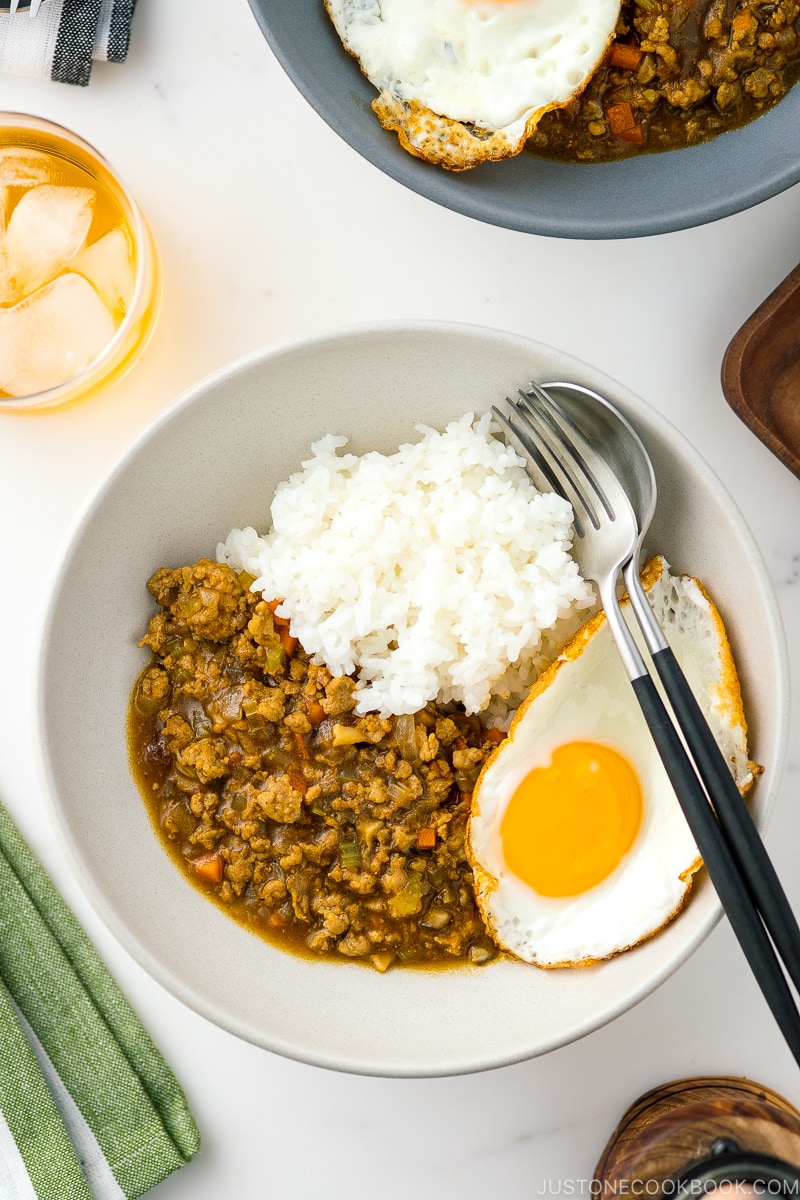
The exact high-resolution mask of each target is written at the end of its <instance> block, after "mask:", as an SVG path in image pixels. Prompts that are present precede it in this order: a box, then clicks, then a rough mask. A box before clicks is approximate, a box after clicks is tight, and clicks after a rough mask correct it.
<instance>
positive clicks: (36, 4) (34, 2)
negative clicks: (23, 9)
mask: <svg viewBox="0 0 800 1200" xmlns="http://www.w3.org/2000/svg"><path fill="white" fill-rule="evenodd" d="M41 7H42V0H31V8H30V14H29V15H30V16H32V17H35V16H36V14H37V13H38V11H39V9H40V8H41Z"/></svg>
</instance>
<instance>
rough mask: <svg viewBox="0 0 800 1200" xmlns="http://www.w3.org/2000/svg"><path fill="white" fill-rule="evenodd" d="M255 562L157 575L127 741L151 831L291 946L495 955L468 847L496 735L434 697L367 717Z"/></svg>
mask: <svg viewBox="0 0 800 1200" xmlns="http://www.w3.org/2000/svg"><path fill="white" fill-rule="evenodd" d="M251 583H252V580H251V579H250V577H249V576H247V575H246V574H245V573H243V572H242V573H240V574H238V575H237V574H236V573H235V572H234V571H233V570H232V569H231V568H230V567H228V566H226V565H223V564H219V563H216V562H213V561H211V560H209V559H201V560H200V561H199V562H197V563H195V564H193V565H190V566H184V567H179V568H177V569H174V570H173V569H170V568H164V569H162V570H159V571H157V572H156V573H155V575H154V576H153V578H152V579H151V580H150V583H149V585H148V586H149V588H150V591H151V593H152V594H153V596H154V597H155V599H156V601H157V602H158V605H159V611H158V612H157V613H156V614H155V615H154V616H153V618H152V619H151V621H150V623H149V627H148V630H147V633H146V635H145V636H144V638H143V639H142V642H141V643H140V644H141V645H142V646H144V647H147V648H149V649H150V651H151V652H152V661H151V662H150V664H149V665H148V666H147V667H146V668H145V669H144V671H143V672H142V673H141V675H140V676H139V678H138V680H137V681H136V685H135V687H134V690H133V695H132V698H131V704H130V714H129V743H130V756H131V764H132V769H133V773H134V776H135V778H136V781H137V783H138V785H139V788H140V790H141V792H142V795H143V797H144V800H145V803H146V805H147V808H148V811H149V814H150V817H151V819H152V821H153V825H154V827H155V829H156V831H157V832H158V834H159V836H160V838H161V840H162V842H163V844H164V846H165V848H166V849H167V850H168V851H169V853H170V855H171V856H172V858H173V860H174V861H175V863H176V864H177V865H178V866H179V868H180V869H181V871H182V872H183V874H184V875H185V876H186V878H187V879H188V880H189V881H191V883H193V884H194V885H195V886H197V887H199V888H201V889H202V891H203V892H204V893H205V894H206V895H207V896H209V897H210V898H211V899H212V900H214V901H215V902H216V903H217V904H219V905H220V906H221V907H223V908H224V910H225V911H226V912H227V913H228V914H229V915H230V916H231V917H233V918H234V919H235V920H237V921H239V922H241V923H242V924H244V925H246V926H247V927H248V928H249V929H251V930H252V931H253V932H255V933H256V934H258V935H260V936H262V937H264V938H266V939H267V940H269V941H270V942H273V943H275V944H277V945H279V946H281V947H283V948H284V949H287V950H291V951H292V952H294V953H297V954H301V955H306V956H323V957H328V958H334V959H338V960H340V961H341V960H344V959H351V960H356V961H361V962H364V963H366V964H369V965H371V966H373V967H375V968H377V969H378V970H380V971H385V970H386V969H387V968H389V967H390V966H393V965H395V964H408V965H420V966H442V965H447V964H463V963H473V964H479V963H483V962H486V961H488V960H489V959H491V958H492V957H494V955H495V954H496V949H495V946H494V944H493V942H492V940H491V938H490V937H489V935H488V934H487V932H486V930H485V928H484V925H483V922H482V920H481V917H480V914H479V912H478V910H477V907H476V905H475V900H474V894H473V887H472V871H471V868H470V866H469V863H468V861H467V858H466V854H465V836H466V828H467V817H468V814H469V807H470V796H471V791H472V787H473V784H474V782H475V779H476V778H477V775H478V772H479V771H480V767H481V765H482V763H483V761H484V759H485V758H486V756H487V755H488V753H489V752H490V750H491V749H492V746H493V744H494V741H495V739H496V735H495V734H493V733H492V732H491V731H486V730H484V729H483V727H482V726H481V724H480V722H479V721H478V719H477V718H475V717H470V716H467V715H466V714H465V713H464V711H463V709H458V708H454V707H452V706H449V707H448V708H447V710H444V709H441V708H439V707H437V706H436V705H435V704H429V705H428V706H427V707H426V708H425V709H423V710H422V711H421V712H418V713H416V714H414V715H405V716H399V717H393V718H390V719H384V718H381V717H379V716H378V715H377V714H375V713H370V714H367V715H362V716H359V715H357V714H356V712H355V706H356V684H355V681H354V680H353V679H351V678H349V677H333V676H331V674H330V672H329V671H328V670H327V669H326V668H325V667H323V666H319V665H317V664H314V663H312V662H311V661H309V658H308V656H307V655H306V654H305V653H304V651H303V649H302V647H301V646H299V645H298V644H297V642H296V639H294V638H292V637H291V635H290V633H289V629H288V625H287V623H286V622H285V621H282V620H281V619H280V618H279V617H277V616H275V614H274V611H273V610H274V608H275V607H277V604H276V603H274V604H269V603H267V602H266V601H265V600H263V599H262V598H261V597H260V596H258V595H256V594H254V593H253V592H251V591H250V590H249V585H250V584H251Z"/></svg>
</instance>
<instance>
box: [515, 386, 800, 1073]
mask: <svg viewBox="0 0 800 1200" xmlns="http://www.w3.org/2000/svg"><path fill="white" fill-rule="evenodd" d="M507 403H508V405H509V407H510V410H511V414H510V416H507V415H506V414H505V413H503V412H502V411H500V409H498V408H497V407H493V409H492V411H493V414H494V416H495V418H496V420H497V421H498V422H499V424H500V426H501V428H502V429H503V430H504V432H505V433H506V435H507V437H508V438H509V439H510V440H511V441H512V443H513V444H514V445H515V446H516V447H517V448H518V449H519V450H520V451H521V452H522V454H523V457H524V458H525V460H526V462H527V464H528V470H529V474H530V475H531V477H532V478H533V480H534V482H535V483H536V484H537V486H539V487H540V488H545V489H547V490H555V491H556V492H558V493H559V494H560V495H562V496H564V497H565V498H566V499H567V500H569V501H570V503H571V505H572V508H573V513H574V528H575V534H576V540H575V545H574V547H573V551H574V554H575V557H576V560H577V561H578V564H579V566H580V568H581V571H582V573H583V574H584V576H585V577H586V578H588V579H590V580H592V581H593V582H594V583H595V584H596V586H597V590H598V594H599V597H600V602H601V604H602V606H603V609H604V610H605V613H606V617H607V620H608V625H609V629H610V632H611V634H612V637H613V639H614V642H615V644H616V646H617V649H618V651H619V654H620V658H621V661H622V664H623V666H624V668H625V671H626V673H627V675H628V678H629V679H630V681H631V684H632V687H633V691H634V693H635V695H636V698H637V700H638V702H639V705H640V707H641V709H642V712H643V714H644V717H645V720H646V721H647V725H648V727H649V729H650V732H651V734H652V736H653V740H654V742H655V744H656V747H657V750H658V753H659V755H660V757H661V760H662V762H663V764H664V767H665V769H666V771H667V775H668V777H669V779H670V782H671V783H672V786H673V788H674V791H675V794H676V796H677V798H678V801H679V803H680V805H681V808H682V810H683V813H684V816H685V818H686V821H687V824H688V825H689V828H690V830H691V833H692V836H693V837H694V840H695V842H696V844H697V847H698V849H699V851H700V854H701V855H702V857H703V861H704V863H705V865H706V868H707V870H708V873H709V877H710V878H711V881H712V883H713V884H714V886H715V888H716V891H717V894H718V895H719V898H720V901H721V902H722V906H723V908H724V909H725V912H726V914H727V916H728V919H729V921H730V924H731V927H732V928H733V930H734V933H735V934H736V936H737V938H738V940H739V942H740V945H741V946H742V949H743V950H744V953H745V956H746V957H747V959H748V962H749V963H750V966H751V968H752V970H753V972H754V974H755V977H756V980H757V982H758V984H759V986H760V987H761V990H762V992H763V994H764V997H765V999H766V1000H767V1003H768V1004H769V1007H770V1008H771V1010H772V1013H773V1015H774V1017H775V1020H776V1022H777V1024H778V1026H779V1028H780V1029H781V1032H782V1033H783V1035H784V1038H785V1039H786V1042H787V1044H788V1045H789V1047H790V1049H791V1051H792V1054H793V1056H794V1058H795V1060H796V1061H797V1062H798V1064H800V1014H798V1011H797V1006H796V1004H795V1001H794V997H793V995H792V993H791V991H790V989H789V986H788V984H787V981H786V977H785V976H784V973H783V970H782V969H781V965H780V962H779V960H778V958H777V956H776V953H775V949H774V947H773V944H772V941H771V940H770V937H769V933H768V932H767V928H766V926H765V923H764V920H765V917H764V913H763V912H762V911H760V910H759V907H758V905H757V902H756V900H755V898H754V894H753V889H752V886H750V885H748V882H747V877H746V876H745V877H743V874H742V870H743V864H742V863H741V862H740V861H737V857H736V855H735V853H734V851H733V849H732V847H731V845H730V843H729V841H728V839H727V838H726V836H725V833H724V831H723V828H722V827H721V825H720V823H719V822H718V820H717V816H716V815H715V810H714V808H713V807H712V804H711V803H709V796H708V795H707V794H706V791H705V790H704V787H703V784H702V782H701V779H700V778H699V777H698V774H697V771H696V769H695V766H694V765H693V763H692V761H691V760H690V758H689V756H688V754H687V751H686V747H685V745H684V742H683V741H682V739H681V737H680V735H679V733H678V731H677V729H676V727H675V725H674V724H673V722H672V719H671V718H670V716H669V714H668V712H667V709H666V707H665V705H664V703H663V701H662V699H661V696H660V694H659V692H658V690H657V689H656V686H655V683H654V680H653V679H652V677H651V676H650V674H649V671H648V669H647V667H646V665H645V662H644V659H643V657H642V655H641V652H640V651H639V648H638V645H637V643H636V641H635V639H634V637H633V634H632V633H631V630H630V628H629V627H628V624H627V622H626V621H625V618H624V617H623V615H622V611H621V608H620V603H619V599H618V597H617V582H618V579H619V576H620V573H624V576H625V580H626V583H627V584H628V585H629V589H630V591H631V593H635V592H638V593H640V596H639V597H638V599H637V604H636V605H635V606H634V603H633V594H631V607H632V608H633V610H634V615H635V616H636V617H637V618H638V617H639V613H638V612H637V611H636V610H637V608H639V600H642V601H643V603H644V605H645V606H646V608H647V610H648V613H649V614H650V618H652V624H651V620H650V618H647V617H643V620H644V621H645V622H646V625H647V627H649V634H647V636H646V641H647V642H648V643H650V642H651V641H653V642H656V643H657V644H658V646H659V648H661V647H662V646H664V647H666V646H667V643H666V639H665V638H664V635H663V632H662V631H661V629H660V627H659V626H658V625H657V622H656V621H655V617H654V616H653V615H652V610H650V606H649V604H648V602H647V599H646V597H645V596H644V593H643V592H642V591H641V587H640V584H639V581H638V572H635V582H634V578H633V577H634V571H632V570H631V569H630V564H631V563H633V564H635V563H636V561H637V558H638V548H639V539H640V530H639V523H638V519H637V516H636V514H635V512H634V510H633V506H632V505H631V502H630V500H629V499H628V496H627V494H626V492H625V489H624V487H623V485H622V483H621V481H620V480H619V478H618V477H617V476H616V474H615V473H614V471H613V470H612V468H611V467H610V466H609V464H608V463H607V462H606V461H605V459H604V458H603V457H602V455H600V454H598V453H597V451H596V450H595V449H594V447H593V446H592V445H591V444H590V443H589V442H588V441H586V439H585V438H583V436H582V435H581V434H580V431H577V430H576V426H575V425H574V423H573V422H571V421H570V420H569V418H568V417H566V416H565V414H564V413H563V412H562V411H561V409H560V408H559V407H558V406H557V405H555V404H554V403H553V401H552V398H551V397H550V396H549V395H548V394H547V393H546V392H544V391H543V390H542V389H541V388H539V387H538V386H536V385H531V387H530V390H529V391H528V392H525V391H520V393H519V399H518V400H516V401H512V400H507ZM653 626H655V630H656V631H657V633H656V632H654V629H653ZM670 653H671V652H670ZM687 690H688V687H687ZM696 707H697V706H696ZM698 715H699V718H700V720H701V721H703V722H704V720H705V719H704V718H703V717H702V714H700V710H699V707H697V713H696V714H695V713H692V716H693V717H696V716H698ZM726 770H727V767H726ZM728 774H730V772H728ZM717 799H718V794H717V792H716V791H714V794H713V795H711V800H712V802H716V800H717ZM757 836H758V835H757V834H756V837H757ZM759 841H760V839H759ZM764 857H766V851H764ZM767 862H769V860H768V859H767ZM769 865H770V869H771V864H769ZM773 874H774V872H773ZM778 886H780V885H778ZM781 895H782V889H781ZM784 899H785V897H784ZM786 905H787V907H788V901H787V902H786ZM789 916H790V918H791V921H792V923H793V924H794V928H795V930H796V923H794V918H793V916H792V915H791V910H790V909H789ZM766 919H768V920H769V914H767V918H766ZM783 940H785V939H783ZM786 948H787V949H789V950H790V951H792V950H793V949H794V948H795V947H793V946H792V945H791V943H790V944H789V946H787V947H786ZM784 957H785V959H786V958H788V962H789V968H790V974H791V976H792V978H793V979H794V982H795V985H796V986H798V980H800V973H798V971H797V969H796V964H797V961H798V959H797V955H796V954H794V953H791V954H789V955H784Z"/></svg>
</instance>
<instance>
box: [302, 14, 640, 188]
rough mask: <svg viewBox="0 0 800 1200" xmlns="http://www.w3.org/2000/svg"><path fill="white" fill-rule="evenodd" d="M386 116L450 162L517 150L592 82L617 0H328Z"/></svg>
mask: <svg viewBox="0 0 800 1200" xmlns="http://www.w3.org/2000/svg"><path fill="white" fill-rule="evenodd" d="M325 3H326V7H327V9H328V12H329V14H330V16H331V18H332V20H333V23H334V25H335V26H336V30H337V32H338V34H339V36H340V38H341V40H342V42H343V44H344V46H345V47H346V49H347V50H348V51H349V52H350V53H351V54H352V55H353V56H354V57H355V58H357V59H358V61H359V64H360V66H361V69H362V71H363V72H364V74H365V75H366V76H367V78H368V79H369V80H370V82H371V83H373V84H374V86H375V87H376V88H377V89H378V91H379V93H380V95H379V97H378V99H377V100H376V101H375V102H374V103H373V108H374V109H375V111H376V113H377V114H378V117H379V119H380V121H381V123H382V124H383V125H384V126H385V127H386V128H389V129H394V130H395V132H397V134H398V136H399V137H400V141H401V143H402V144H403V146H404V147H405V149H407V150H409V151H410V152H411V153H412V154H415V155H417V156H418V157H420V158H425V159H427V160H428V161H431V162H436V163H439V164H440V165H442V166H445V167H448V168H450V169H452V170H464V169H466V168H468V167H472V166H475V165H476V164H477V163H479V162H483V161H485V160H487V159H497V158H505V157H508V156H510V155H513V154H517V153H519V151H520V150H521V149H522V147H523V146H524V144H525V141H526V140H527V138H528V137H529V136H530V134H531V133H532V132H533V130H534V128H535V126H536V124H537V123H538V121H539V119H540V118H541V116H542V115H543V114H544V113H545V112H547V111H548V110H549V109H551V108H555V107H558V106H560V105H563V104H567V103H568V102H569V101H570V100H571V99H572V97H573V96H575V95H576V94H577V93H578V92H579V91H580V90H581V89H582V88H583V86H584V85H585V84H586V82H587V81H588V79H589V78H590V77H591V75H592V74H593V72H594V70H595V69H596V67H597V65H598V63H599V62H600V60H601V59H602V57H603V55H604V53H605V51H606V49H607V47H608V45H609V42H610V41H611V39H612V38H613V36H614V32H615V29H616V23H617V18H618V16H619V9H620V0H502V2H498V0H494V2H493V0H325Z"/></svg>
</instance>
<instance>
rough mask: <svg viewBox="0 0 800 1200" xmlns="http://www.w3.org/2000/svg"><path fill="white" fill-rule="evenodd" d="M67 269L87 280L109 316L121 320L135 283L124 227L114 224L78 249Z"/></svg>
mask: <svg viewBox="0 0 800 1200" xmlns="http://www.w3.org/2000/svg"><path fill="white" fill-rule="evenodd" d="M70 270H71V271H78V272H79V273H80V274H81V275H83V276H84V277H85V278H86V279H88V280H89V283H91V284H92V285H93V287H95V288H96V289H97V291H98V293H99V294H100V297H101V299H102V300H103V302H104V304H105V306H106V308H107V309H108V310H109V312H110V313H111V314H112V316H114V317H116V319H117V320H118V321H119V320H121V319H122V317H123V316H124V315H125V313H126V312H127V309H128V305H129V303H130V299H131V296H132V295H133V282H134V280H133V261H132V256H131V246H130V242H129V241H128V237H127V235H126V233H125V230H124V229H121V228H120V227H119V226H117V228H116V229H111V230H109V232H108V233H105V234H103V236H102V237H101V238H98V239H97V241H96V242H92V244H91V246H87V247H86V248H85V249H84V250H81V252H80V254H78V255H77V256H76V257H75V258H74V259H73V260H72V262H71V263H70Z"/></svg>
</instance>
